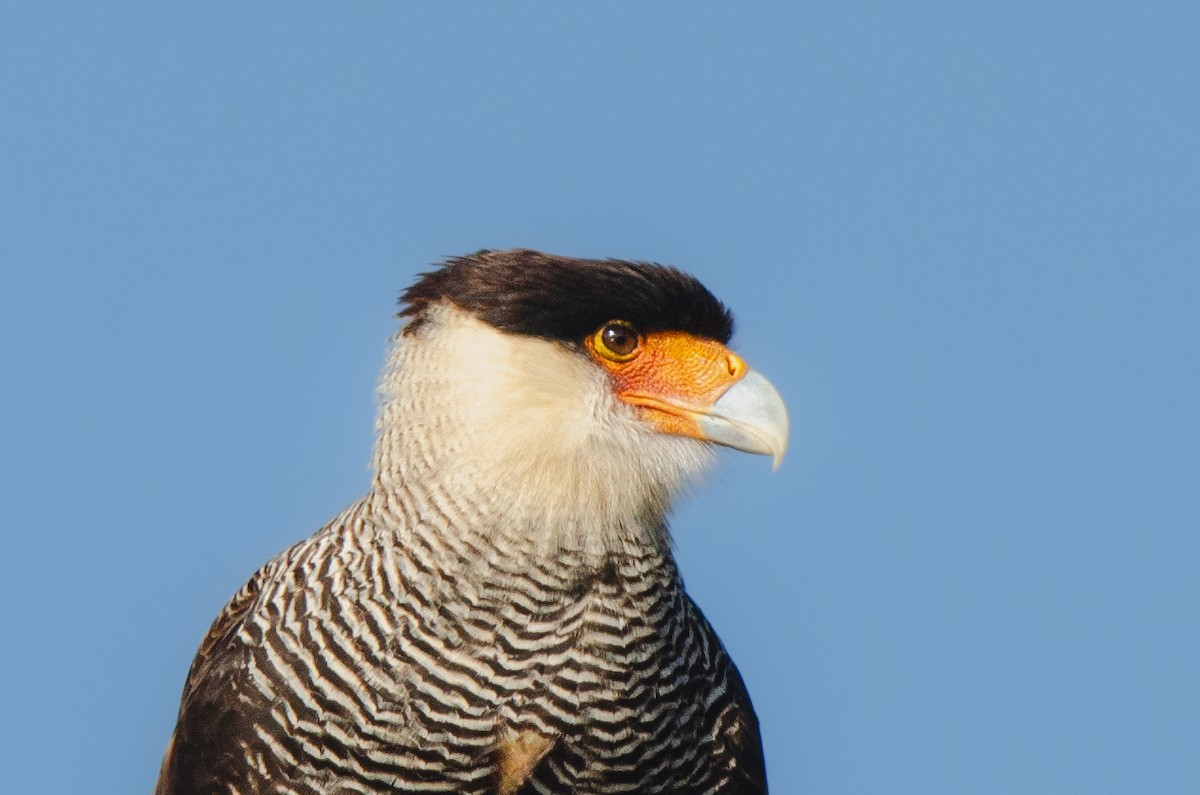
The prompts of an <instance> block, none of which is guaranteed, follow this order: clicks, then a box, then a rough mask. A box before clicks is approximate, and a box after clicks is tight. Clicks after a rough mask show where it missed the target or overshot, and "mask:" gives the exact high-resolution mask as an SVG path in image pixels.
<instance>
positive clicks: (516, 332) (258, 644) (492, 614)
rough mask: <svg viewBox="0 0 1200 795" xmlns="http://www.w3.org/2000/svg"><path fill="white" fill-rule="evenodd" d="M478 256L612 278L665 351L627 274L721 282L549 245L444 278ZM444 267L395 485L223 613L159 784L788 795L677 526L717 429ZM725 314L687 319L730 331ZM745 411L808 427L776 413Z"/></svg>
mask: <svg viewBox="0 0 1200 795" xmlns="http://www.w3.org/2000/svg"><path fill="white" fill-rule="evenodd" d="M464 262H467V263H468V264H470V265H471V266H473V267H476V268H482V269H484V270H485V271H490V272H493V274H498V275H499V276H505V275H506V270H507V276H509V277H514V269H515V274H516V277H519V278H516V280H517V281H519V280H520V278H526V277H528V275H529V271H530V270H537V269H538V268H539V267H540V268H542V269H543V271H544V272H543V273H542V274H541V278H542V279H545V280H553V279H555V278H556V276H561V272H562V270H563V269H568V270H569V269H572V268H575V269H581V270H580V272H581V273H583V274H584V275H585V276H587V275H592V276H595V275H596V274H597V273H599V274H600V275H602V276H607V278H608V279H609V281H610V282H616V284H617V286H616V287H614V286H612V284H609V286H607V287H605V288H604V289H605V290H606V291H607V292H608V293H611V294H613V295H615V298H616V300H617V302H618V303H622V302H623V303H624V306H620V307H614V308H611V309H610V308H607V307H602V308H601V309H599V310H596V311H599V312H601V315H602V316H603V317H604V318H605V320H607V319H609V318H610V317H611V318H627V317H628V316H629V315H630V314H633V315H635V318H634V320H633V321H629V322H630V324H631V327H633V326H632V323H637V324H638V326H637V329H638V330H637V332H636V333H637V334H638V335H639V337H638V340H639V341H640V343H639V344H641V345H642V346H650V345H652V343H653V338H652V336H651V335H653V334H654V332H655V331H656V329H655V328H654V326H655V324H654V323H653V322H648V321H647V320H646V319H645V317H644V314H645V313H643V317H636V315H637V308H636V307H634V308H633V309H630V307H629V304H630V303H636V300H634V301H631V300H630V299H629V297H628V296H624V297H622V295H621V289H620V284H621V283H622V282H621V280H620V279H618V278H616V277H614V276H613V274H612V273H610V272H609V271H608V270H604V269H605V268H608V269H610V270H615V271H616V275H617V276H620V277H623V278H624V279H626V280H627V282H626V283H628V284H631V285H632V287H631V288H630V289H634V290H640V291H642V292H645V290H646V287H645V285H644V283H643V282H644V281H645V280H646V279H647V278H650V279H654V278H657V279H659V281H660V283H661V284H663V285H666V286H665V287H662V289H663V290H664V291H666V292H667V293H668V298H669V299H671V300H674V301H675V302H676V303H677V304H678V303H679V302H681V301H684V300H685V299H693V300H700V299H696V298H695V296H694V295H693V293H694V292H695V291H696V290H703V288H701V287H699V285H698V284H697V283H695V282H693V281H691V280H690V279H687V278H686V277H682V276H681V275H679V274H678V272H675V271H667V270H666V269H661V268H656V267H654V266H634V267H635V269H634V270H632V271H631V270H629V269H628V268H627V264H625V263H615V264H614V263H595V262H583V264H582V265H579V264H576V263H580V262H581V261H574V260H569V261H568V260H557V259H555V258H548V257H546V256H545V255H537V254H534V253H532V252H503V253H499V254H496V253H490V252H484V253H481V254H479V255H476V256H475V257H474V258H473V259H470V258H468V259H467V260H458V261H455V262H452V263H451V264H450V265H449V266H447V268H445V269H443V270H442V271H439V272H437V273H436V274H434V275H433V276H434V278H436V277H437V276H438V275H439V274H441V275H444V274H446V273H447V272H449V271H450V270H451V269H452V268H454V267H455V266H458V267H464V266H463V263H464ZM638 269H640V270H638ZM472 275H473V276H476V275H475V274H472ZM430 278H431V277H426V279H425V281H423V282H420V283H418V287H416V288H414V289H413V290H410V291H409V294H408V295H407V296H406V297H407V299H408V301H409V305H410V309H411V308H412V307H414V306H415V307H417V310H416V311H410V313H409V314H410V316H412V319H411V320H410V322H409V324H408V326H407V327H406V330H405V331H404V332H403V333H402V334H401V335H400V338H399V339H398V344H397V346H396V348H395V349H394V352H393V355H392V359H391V362H390V364H389V368H388V371H387V372H386V373H385V377H384V381H383V407H382V410H381V415H380V422H379V425H380V440H379V443H378V445H377V450H376V476H375V478H374V481H373V484H372V488H371V489H370V491H369V493H368V495H367V496H366V497H365V498H364V499H363V500H361V501H360V502H358V503H356V504H355V505H353V506H352V507H351V508H349V509H348V510H347V511H345V512H344V513H343V514H342V515H341V516H339V517H338V518H337V519H335V520H334V521H333V522H331V523H330V524H329V525H328V526H326V527H325V528H323V529H322V530H320V531H319V532H318V533H317V534H315V535H314V536H312V537H311V538H309V539H307V540H306V541H304V542H301V543H300V544H297V545H296V546H294V547H292V548H291V549H290V550H288V551H287V552H285V553H283V554H282V555H280V556H279V557H277V558H276V559H275V560H273V561H271V562H270V563H268V564H267V565H266V566H265V567H263V568H262V569H261V570H260V571H259V572H258V573H257V574H255V575H254V577H253V578H251V580H250V581H249V582H248V583H247V585H246V586H245V587H244V588H243V589H242V590H241V591H240V592H239V593H238V594H236V595H235V596H234V598H233V599H232V600H231V601H230V603H229V604H228V605H227V606H226V608H225V610H224V611H223V612H222V613H221V615H220V616H218V618H217V620H216V622H215V623H214V625H213V628H212V630H211V631H210V633H209V635H208V637H207V638H206V639H205V640H204V642H203V643H202V645H201V648H200V650H199V652H198V654H197V657H196V660H195V662H194V663H193V666H192V669H191V671H190V673H189V676H188V681H187V684H186V686H185V690H184V694H183V700H182V706H181V709H180V718H179V723H178V726H177V729H176V733H175V736H174V738H173V740H172V744H171V746H170V748H169V749H168V752H167V756H166V759H165V761H164V766H163V772H162V775H161V777H160V781H159V787H158V793H159V795H181V794H182V793H267V792H271V793H297V794H299V793H306V794H307V793H385V792H386V793H395V792H414V793H415V792H430V793H434V792H442V793H478V794H479V795H483V794H484V793H497V795H515V794H516V793H579V794H580V795H583V794H585V793H587V794H591V793H595V795H600V794H601V793H697V794H698V793H747V794H748V793H765V792H766V778H765V774H764V771H763V765H762V751H761V747H760V742H759V737H758V726H757V721H756V719H755V717H754V713H753V710H752V708H751V706H750V701H749V697H748V695H747V693H746V690H745V687H744V686H743V683H742V681H741V678H740V676H739V675H738V672H737V670H736V668H735V667H734V665H733V664H732V662H731V661H730V659H729V657H728V656H727V655H726V653H725V651H724V649H723V648H722V646H721V644H720V642H719V640H718V639H717V637H716V635H715V634H714V633H713V631H712V629H711V627H710V626H709V625H708V623H707V622H706V621H705V619H704V617H703V616H702V614H701V613H700V610H699V609H698V608H697V607H696V606H695V604H694V603H693V602H692V601H691V599H690V598H689V597H688V596H687V594H686V593H685V591H684V589H683V585H682V582H681V579H680V577H679V573H678V571H677V569H676V566H675V563H674V561H673V558H672V556H671V552H670V543H669V538H668V534H667V529H666V524H665V520H664V516H665V512H666V510H667V507H668V505H669V500H670V497H671V495H672V494H673V492H674V490H675V489H676V488H677V486H678V484H679V482H680V481H681V480H682V479H683V478H685V477H686V476H687V475H689V474H691V473H692V472H694V471H695V470H696V469H697V468H698V467H699V466H700V465H701V464H702V463H703V461H704V459H705V456H706V454H707V453H706V451H707V449H708V447H707V444H706V441H707V442H711V441H713V439H711V438H709V439H705V438H704V436H703V435H702V434H699V433H698V434H696V435H693V436H690V437H689V436H688V435H686V434H682V433H680V432H679V431H678V430H672V431H670V432H664V431H663V430H662V428H661V427H656V426H655V425H654V423H653V422H647V419H646V417H645V416H644V414H643V413H642V412H641V411H640V410H639V409H637V408H636V407H631V405H630V404H629V403H628V402H627V401H625V400H624V399H623V398H622V393H620V392H617V391H614V388H613V384H614V382H616V383H618V384H619V383H621V381H620V379H621V375H620V374H619V373H618V374H615V375H614V374H613V373H612V372H606V371H604V370H603V369H602V368H599V367H596V366H595V365H594V362H593V361H592V359H593V358H594V356H592V357H591V358H589V356H588V355H585V353H584V350H585V349H587V346H586V345H584V346H574V347H573V346H572V345H569V344H563V341H562V340H560V339H558V338H557V337H555V336H553V335H549V334H538V333H530V330H529V329H522V328H516V329H512V328H505V327H504V322H503V321H500V320H497V319H496V315H495V313H494V312H493V313H492V314H490V315H489V313H488V312H487V311H482V310H473V309H472V307H471V300H473V299H470V298H464V297H463V296H464V291H465V290H466V288H465V287H464V286H463V285H461V284H458V285H450V286H442V287H440V288H439V287H438V286H437V285H436V284H435V285H433V286H432V287H431V286H430V285H429V283H428V282H429V279H430ZM639 278H640V279H642V281H641V282H639V281H638V279H639ZM512 280H513V279H512V278H510V279H509V281H510V282H511V281H512ZM673 280H678V281H673ZM600 281H601V282H603V281H604V279H601V280H600ZM422 285H424V288H425V289H426V290H433V291H434V292H435V293H436V295H435V296H434V297H423V295H422V294H421V293H420V288H421V287H422ZM681 285H682V286H681ZM439 289H440V290H441V292H437V290H439ZM525 289H526V290H528V289H529V288H525ZM672 290H674V291H675V293H680V292H684V293H686V294H684V295H675V294H673V293H672V292H671V291H672ZM456 291H457V292H456ZM687 291H691V292H687ZM497 292H498V291H497V290H495V289H493V290H492V292H491V294H490V300H492V301H493V302H496V303H502V302H503V300H505V299H504V297H503V296H502V295H497ZM704 295H707V292H706V291H705V292H704ZM587 298H588V296H587V295H582V296H576V297H575V299H576V300H578V299H582V300H587ZM700 298H701V299H703V296H701V297H700ZM708 298H709V300H712V301H714V302H715V299H711V296H708ZM507 300H509V301H510V302H512V301H516V300H518V298H513V297H511V296H510V297H509V298H508V299H507ZM660 300H663V299H660ZM718 306H719V305H718ZM708 310H709V312H710V314H712V313H713V312H715V311H716V310H713V309H712V307H708ZM658 311H659V313H660V314H661V315H665V316H666V317H667V319H672V318H671V317H670V311H669V308H668V309H667V310H663V309H661V308H660V309H659V310H658ZM514 314H515V313H514ZM716 315H717V316H718V317H717V319H718V320H719V315H720V313H719V312H717V313H716ZM691 316H692V317H695V316H696V313H695V312H694V311H693V312H692V315H691ZM576 322H577V323H582V324H584V325H583V328H586V329H593V326H596V327H599V326H600V325H601V324H603V323H604V322H605V321H604V320H602V321H598V322H593V321H591V320H590V319H588V318H581V319H579V320H578V321H576ZM623 322H625V321H623ZM691 322H692V323H693V325H695V324H696V323H701V325H703V323H702V322H701V321H695V320H693V321H691ZM704 322H707V323H708V324H709V325H708V326H705V327H702V328H699V329H697V328H693V327H688V325H687V324H686V323H679V322H676V323H673V324H667V325H669V326H670V327H671V328H672V330H674V326H681V329H679V330H682V331H684V332H689V333H691V334H693V335H697V336H699V337H701V338H702V340H709V339H716V340H717V341H718V342H721V343H723V342H724V341H725V340H727V339H728V334H727V328H726V329H720V328H718V329H716V330H715V331H714V329H713V328H712V322H711V318H710V319H709V320H707V321H704ZM726 323H727V317H726ZM593 330H594V329H593ZM597 333H599V332H597ZM586 334H587V332H580V331H578V330H576V329H574V328H572V329H571V331H570V332H564V333H563V336H565V337H566V338H567V340H568V341H569V340H571V339H575V338H576V337H578V338H579V339H584V338H585V337H586ZM722 335H724V339H720V338H721V336H722ZM610 337H611V335H610ZM622 341H624V338H622ZM588 350H590V349H588ZM730 355H732V354H730ZM722 366H724V367H725V369H727V370H730V372H731V375H733V376H737V377H736V378H735V379H734V380H733V383H734V384H737V383H742V382H744V381H745V374H744V373H741V374H738V373H733V372H732V370H733V369H734V368H732V367H731V366H728V364H726V365H722ZM656 377H658V376H656ZM763 383H765V382H763ZM755 388H756V389H760V390H761V389H762V387H755ZM643 391H644V390H643ZM731 391H732V387H730V386H728V385H727V386H726V388H725V389H723V390H721V393H720V395H719V396H718V398H717V399H716V400H714V401H710V405H715V406H717V410H714V411H711V412H710V415H712V416H721V415H722V410H721V409H720V406H721V405H722V404H721V402H720V401H721V400H726V398H725V395H727V394H729V393H730V392H731ZM758 397H759V398H760V399H767V400H770V399H773V400H775V401H776V402H777V401H778V397H777V395H775V396H774V397H773V398H772V397H771V395H770V394H768V395H766V398H763V395H762V394H759V395H758ZM742 400H743V402H744V399H742ZM725 405H728V404H725ZM739 405H741V404H739ZM781 406H782V404H781V403H780V404H779V410H781ZM770 410H775V409H774V408H771V409H770ZM738 411H740V412H741V413H740V414H738V415H737V417H736V418H735V420H736V421H737V422H744V423H750V424H755V425H756V426H757V427H759V428H760V430H759V431H758V432H757V433H758V435H759V436H760V437H766V436H769V434H770V433H775V434H776V436H777V437H778V436H779V435H780V433H782V434H783V438H786V424H785V425H784V427H783V430H782V432H781V431H780V429H779V427H778V426H779V421H778V417H777V416H775V417H771V416H768V419H767V420H764V419H763V411H764V410H763V409H761V408H760V409H756V410H755V411H751V412H749V413H747V412H746V411H744V410H741V409H738ZM726 413H728V414H730V416H732V412H726ZM768 415H769V412H768ZM784 422H786V421H784ZM761 429H766V430H761ZM712 435H713V434H709V436H712ZM716 441H718V442H719V443H722V444H729V445H735V446H737V445H736V444H735V440H734V441H731V438H729V437H726V438H720V439H716ZM760 441H761V439H760ZM772 444H774V446H775V449H773V450H771V451H770V452H773V453H776V454H778V453H780V452H782V443H781V442H778V441H775V442H772ZM740 446H741V447H742V448H743V449H753V443H751V442H746V443H744V444H741V445H740ZM754 451H755V452H767V451H765V450H754Z"/></svg>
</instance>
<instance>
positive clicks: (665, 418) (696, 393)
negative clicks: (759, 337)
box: [584, 330, 750, 439]
mask: <svg viewBox="0 0 1200 795" xmlns="http://www.w3.org/2000/svg"><path fill="white" fill-rule="evenodd" d="M601 333H602V330H601V331H598V332H596V333H595V334H593V335H591V336H589V337H588V338H587V339H586V340H585V342H584V344H585V346H586V347H587V349H588V352H589V353H590V354H591V355H592V358H594V359H595V360H596V362H597V363H599V364H600V365H601V366H602V367H604V369H605V370H606V371H608V373H609V375H610V376H611V377H612V379H613V392H614V394H615V395H616V396H617V398H618V399H619V400H621V401H623V402H625V403H628V404H630V405H631V406H636V407H637V408H638V409H639V411H640V413H641V415H642V417H643V419H645V420H647V421H648V422H650V423H652V424H653V425H655V426H656V427H657V428H658V430H659V431H661V432H663V433H670V434H675V435H677V436H689V437H691V438H694V439H703V438H705V437H704V435H703V433H702V432H701V430H700V426H699V424H698V422H697V415H702V414H704V413H705V412H706V411H707V409H708V408H709V407H710V406H712V404H713V403H715V402H716V401H717V400H718V399H719V398H720V397H721V395H723V394H725V393H726V392H727V391H728V390H729V388H730V387H731V386H733V385H734V384H736V383H737V382H738V381H740V380H741V379H742V378H743V377H744V376H745V375H746V373H747V372H749V370H750V368H749V366H748V365H747V364H746V363H745V362H744V361H742V359H741V357H739V356H738V355H737V354H735V353H734V352H733V351H731V350H729V348H727V347H725V346H724V345H722V344H721V343H719V342H717V341H715V340H710V339H704V338H702V337H696V336H693V335H691V334H686V333H684V332H681V331H656V332H653V333H650V334H645V335H642V336H641V337H640V338H639V339H640V344H639V345H638V348H637V350H636V352H635V353H634V354H632V355H630V356H627V357H620V358H616V357H614V356H612V355H611V353H610V352H608V351H607V349H606V348H605V346H604V344H603V342H602V341H601V340H600V335H601Z"/></svg>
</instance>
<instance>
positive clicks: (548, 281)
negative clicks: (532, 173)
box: [400, 249, 733, 344]
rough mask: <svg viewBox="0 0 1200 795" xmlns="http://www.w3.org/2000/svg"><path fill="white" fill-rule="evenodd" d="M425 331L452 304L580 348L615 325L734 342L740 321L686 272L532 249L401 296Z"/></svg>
mask: <svg viewBox="0 0 1200 795" xmlns="http://www.w3.org/2000/svg"><path fill="white" fill-rule="evenodd" d="M401 301H402V302H403V303H405V304H407V307H406V308H405V309H404V310H403V311H402V312H401V313H400V315H401V316H402V317H408V318H411V320H410V322H409V325H408V329H409V330H412V329H415V328H418V327H419V326H420V324H421V322H422V319H423V315H424V313H425V309H426V307H427V306H428V305H429V304H431V303H434V302H438V301H449V302H450V303H453V304H454V305H455V306H458V307H460V308H461V309H464V310H466V311H468V312H470V313H471V314H473V315H475V316H476V317H477V318H479V319H480V320H482V321H483V322H485V323H488V324H489V325H492V326H494V327H496V328H498V329H500V330H501V331H507V332H510V333H514V334H526V335H530V336H534V337H542V338H544V339H550V340H557V341H561V342H567V343H571V344H579V343H581V342H582V340H583V339H584V338H585V337H586V336H587V335H589V334H591V333H592V332H594V331H595V330H596V329H598V328H599V327H600V326H601V325H603V324H604V323H605V322H607V321H609V320H626V321H628V322H630V323H632V324H634V325H635V326H636V327H637V328H638V329H640V330H641V331H643V332H650V331H667V330H673V331H686V332H689V333H691V334H695V335H697V336H701V337H708V338H710V339H715V340H717V341H719V342H723V343H727V342H729V338H730V337H731V336H732V335H733V316H732V315H731V314H730V313H729V310H728V309H726V308H725V306H724V304H722V303H721V302H720V301H718V300H717V299H716V298H715V297H713V294H712V293H710V292H709V291H708V290H707V289H706V288H705V287H704V285H702V284H700V282H698V281H697V280H696V279H695V278H694V277H692V276H689V275H688V274H686V273H684V272H683V271H680V270H676V269H675V268H670V267H666V266H663V265H654V264H651V263H646V262H625V261H623V260H612V259H609V260H595V259H573V258H571V257H559V256H555V255H552V254H543V253H541V252H540V251H530V250H528V249H513V250H511V251H488V250H484V251H479V252H476V253H475V254H471V255H469V256H465V257H456V258H454V259H451V260H449V261H447V262H446V263H444V264H443V265H442V267H441V268H440V269H438V270H435V271H432V272H430V273H426V274H424V275H422V276H421V278H420V279H419V280H417V283H416V284H414V285H413V286H412V287H410V288H408V290H406V291H405V292H404V294H403V296H401Z"/></svg>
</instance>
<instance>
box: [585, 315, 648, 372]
mask: <svg viewBox="0 0 1200 795" xmlns="http://www.w3.org/2000/svg"><path fill="white" fill-rule="evenodd" d="M593 342H594V344H595V347H596V351H597V353H599V354H600V355H601V356H603V357H604V358H606V359H611V360H612V361H614V362H626V361H629V360H630V359H632V358H633V357H634V356H635V355H636V354H637V351H638V346H639V345H641V343H642V339H641V337H640V336H639V335H638V332H637V329H635V328H634V327H633V326H631V325H629V324H628V323H626V322H624V321H621V320H613V321H611V322H608V323H605V324H604V325H603V326H602V327H601V328H600V330H599V331H597V332H596V335H595V337H594V338H593Z"/></svg>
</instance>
